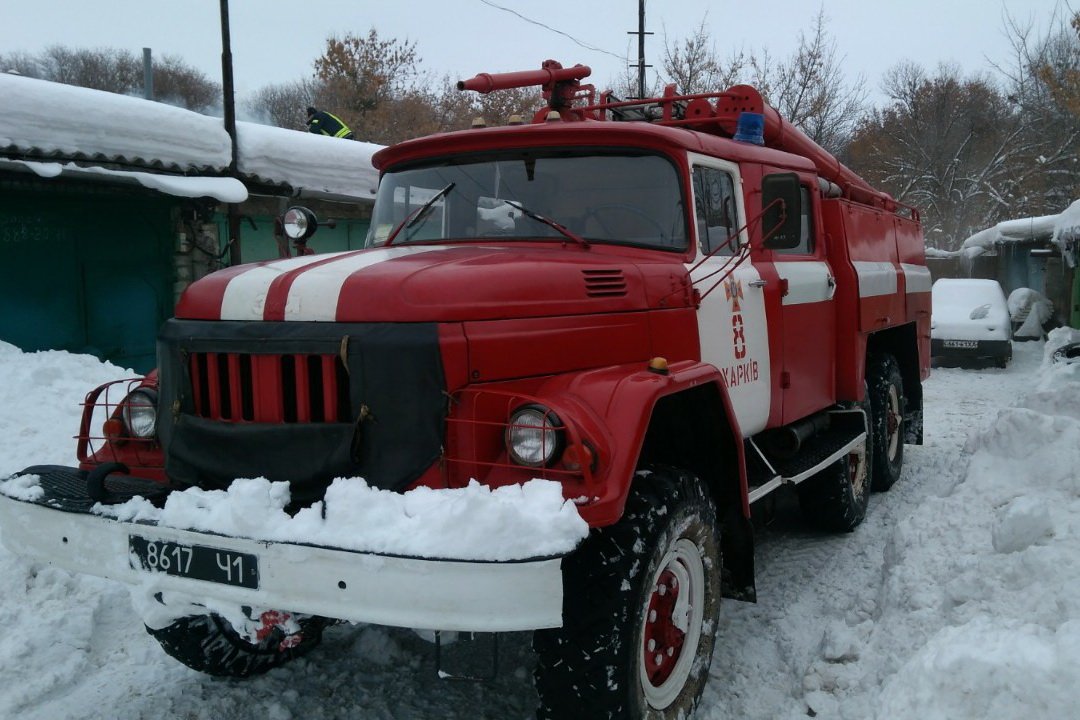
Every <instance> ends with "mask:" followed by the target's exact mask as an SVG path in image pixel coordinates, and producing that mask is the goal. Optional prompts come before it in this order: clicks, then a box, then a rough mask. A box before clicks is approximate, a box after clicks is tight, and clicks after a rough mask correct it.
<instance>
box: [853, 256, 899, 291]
mask: <svg viewBox="0 0 1080 720" xmlns="http://www.w3.org/2000/svg"><path fill="white" fill-rule="evenodd" d="M851 264H852V265H854V266H855V272H856V273H858V275H859V297H877V296H878V295H895V294H896V265H893V264H892V263H891V262H867V261H864V260H855V261H853V262H852V263H851Z"/></svg>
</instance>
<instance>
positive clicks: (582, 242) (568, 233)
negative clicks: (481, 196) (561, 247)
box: [502, 200, 589, 250]
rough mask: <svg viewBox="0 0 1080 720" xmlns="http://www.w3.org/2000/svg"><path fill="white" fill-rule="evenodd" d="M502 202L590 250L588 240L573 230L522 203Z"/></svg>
mask: <svg viewBox="0 0 1080 720" xmlns="http://www.w3.org/2000/svg"><path fill="white" fill-rule="evenodd" d="M502 202H504V203H506V204H507V205H509V206H510V207H512V208H514V209H516V210H519V211H520V212H521V214H522V215H524V216H525V217H527V218H532V219H533V220H535V221H537V222H541V223H544V224H545V225H547V226H548V227H550V228H553V229H555V230H556V231H558V232H559V233H560V234H562V235H563V236H565V237H567V238H569V239H570V240H573V241H574V242H576V243H577V244H578V245H580V246H581V247H583V248H585V249H586V250H587V249H588V248H589V241H588V240H586V239H585V238H583V237H581V236H580V235H578V234H577V233H576V232H574V231H573V230H570V229H569V228H567V227H566V226H565V225H561V224H560V223H557V222H555V221H554V220H552V219H551V218H549V217H544V216H543V215H541V214H540V213H536V212H533V211H532V210H530V209H529V208H527V207H525V206H524V205H522V204H521V203H519V202H517V201H515V200H503V201H502Z"/></svg>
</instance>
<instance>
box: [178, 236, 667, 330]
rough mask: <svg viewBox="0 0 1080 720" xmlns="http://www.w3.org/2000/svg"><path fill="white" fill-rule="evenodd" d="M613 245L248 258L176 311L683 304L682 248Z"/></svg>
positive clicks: (292, 317) (337, 318)
mask: <svg viewBox="0 0 1080 720" xmlns="http://www.w3.org/2000/svg"><path fill="white" fill-rule="evenodd" d="M612 250H616V251H617V250H618V249H617V248H610V247H606V248H603V249H599V248H597V247H596V246H594V247H593V248H592V249H589V250H585V249H583V248H579V247H564V246H561V245H558V246H550V245H545V246H538V245H531V244H530V245H521V246H518V247H506V246H502V247H483V246H477V245H457V246H452V245H412V246H401V247H390V248H371V249H366V250H358V251H352V252H343V253H330V254H326V255H309V256H306V257H299V258H290V259H287V260H278V261H273V262H267V263H259V264H254V265H242V266H238V267H235V268H229V269H227V270H223V271H220V272H217V273H214V274H213V275H209V276H207V277H205V278H203V279H202V280H199V281H197V282H195V283H193V284H192V285H191V286H190V287H189V288H188V289H187V291H186V292H185V293H184V295H183V297H182V298H181V300H180V302H179V303H178V304H177V307H176V317H178V318H186V319H192V320H256V321H259V320H262V321H282V320H283V321H321V322H445V321H468V320H489V319H498V318H511V317H518V318H523V317H543V316H549V315H579V314H590V313H608V312H627V311H633V310H641V309H644V308H647V307H650V306H652V307H657V306H664V305H667V306H669V307H670V306H671V305H672V304H683V300H682V299H681V297H682V293H678V288H680V287H681V285H682V283H683V278H684V277H685V270H684V269H683V266H682V264H681V257H677V256H673V257H671V258H670V259H664V258H655V254H654V258H650V259H647V260H646V259H643V258H641V257H631V256H630V255H628V254H620V253H619V252H612ZM673 291H675V295H674V297H672V293H673Z"/></svg>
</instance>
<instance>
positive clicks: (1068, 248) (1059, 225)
mask: <svg viewBox="0 0 1080 720" xmlns="http://www.w3.org/2000/svg"><path fill="white" fill-rule="evenodd" d="M1050 241H1051V242H1052V243H1054V244H1055V245H1057V246H1058V248H1060V249H1061V255H1062V257H1064V258H1065V260H1066V261H1067V262H1068V263H1069V265H1070V266H1071V267H1076V265H1077V255H1078V254H1080V200H1076V201H1074V202H1073V204H1072V205H1069V207H1067V208H1065V211H1064V212H1062V213H1061V214H1060V215H1058V216H1057V220H1056V221H1055V222H1054V236H1053V237H1052V238H1051V239H1050Z"/></svg>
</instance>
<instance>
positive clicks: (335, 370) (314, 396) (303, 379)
mask: <svg viewBox="0 0 1080 720" xmlns="http://www.w3.org/2000/svg"><path fill="white" fill-rule="evenodd" d="M158 366H159V383H160V390H159V393H160V411H161V412H160V415H159V420H158V433H159V435H160V437H161V441H162V445H163V447H164V449H165V471H166V473H167V474H168V475H169V477H170V478H171V479H172V480H173V481H174V482H177V483H180V484H183V485H195V486H198V487H203V488H214V489H217V488H225V487H227V486H228V484H229V483H230V482H231V481H232V480H233V479H234V478H240V477H265V478H267V479H269V480H273V481H287V482H289V483H291V485H292V492H293V498H294V500H297V501H299V502H308V501H310V500H313V499H316V498H318V497H320V496H321V495H322V493H323V491H324V490H325V488H326V486H327V485H329V483H330V482H331V481H332V480H333V479H334V478H336V477H351V476H360V477H363V478H365V479H366V480H367V482H368V484H370V485H372V486H373V487H379V488H383V489H387V490H401V489H403V488H404V487H406V486H407V485H408V484H410V483H411V482H413V481H414V480H416V478H418V477H419V476H420V475H421V474H422V473H423V472H424V470H426V469H427V468H428V467H429V466H430V465H431V463H432V462H434V461H435V460H436V459H437V458H438V457H439V454H440V452H441V448H442V438H443V427H444V421H445V412H446V401H445V396H444V394H443V392H444V388H445V381H444V377H443V369H442V362H441V356H440V352H439V340H438V328H437V326H436V325H435V324H432V323H418V324H397V323H395V324H390V323H314V322H236V321H216V322H208V321H195V320H176V319H173V320H169V321H168V322H166V323H165V324H164V326H163V327H162V330H161V332H160V334H159V336H158ZM362 416H363V417H362Z"/></svg>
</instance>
